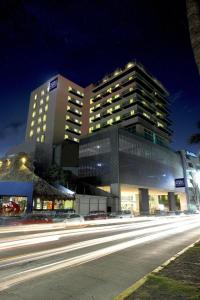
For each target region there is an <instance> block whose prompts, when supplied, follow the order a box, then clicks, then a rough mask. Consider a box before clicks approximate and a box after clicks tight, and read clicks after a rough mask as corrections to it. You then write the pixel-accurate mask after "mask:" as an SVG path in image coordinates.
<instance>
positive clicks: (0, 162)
mask: <svg viewBox="0 0 200 300" xmlns="http://www.w3.org/2000/svg"><path fill="white" fill-rule="evenodd" d="M2 165H3V162H2V160H0V168H1V167H2Z"/></svg>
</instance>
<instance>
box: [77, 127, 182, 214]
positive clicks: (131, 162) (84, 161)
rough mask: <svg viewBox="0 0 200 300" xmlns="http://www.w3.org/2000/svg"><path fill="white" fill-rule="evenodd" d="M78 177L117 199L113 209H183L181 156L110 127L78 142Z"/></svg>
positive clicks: (142, 211)
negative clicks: (179, 186) (180, 181)
mask: <svg viewBox="0 0 200 300" xmlns="http://www.w3.org/2000/svg"><path fill="white" fill-rule="evenodd" d="M79 157H80V162H79V176H80V177H81V178H82V180H83V181H88V182H91V183H92V184H94V185H96V186H98V187H99V188H102V189H104V190H105V191H108V192H111V194H113V195H115V196H117V200H116V201H115V203H114V204H113V206H112V210H113V211H115V210H120V209H131V210H133V211H134V213H136V214H138V213H149V212H151V213H152V212H156V211H157V210H162V209H169V210H179V209H181V210H183V209H186V195H185V190H184V188H176V187H175V180H176V179H177V178H182V177H183V169H182V164H181V159H180V156H179V155H178V154H177V153H175V152H174V151H172V150H170V149H169V148H168V147H164V146H160V145H156V144H154V143H152V142H151V141H148V140H146V139H145V138H143V137H141V136H138V135H136V134H134V133H130V132H128V131H127V130H124V129H122V128H117V127H112V128H109V129H107V130H102V131H101V132H98V133H94V134H92V135H90V136H88V137H85V138H83V139H81V141H80V145H79Z"/></svg>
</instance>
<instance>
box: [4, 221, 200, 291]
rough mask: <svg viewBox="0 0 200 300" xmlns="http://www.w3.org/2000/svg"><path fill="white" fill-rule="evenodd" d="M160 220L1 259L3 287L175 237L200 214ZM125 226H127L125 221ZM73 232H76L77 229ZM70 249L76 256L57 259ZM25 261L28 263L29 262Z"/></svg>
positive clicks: (198, 223)
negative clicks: (47, 259)
mask: <svg viewBox="0 0 200 300" xmlns="http://www.w3.org/2000/svg"><path fill="white" fill-rule="evenodd" d="M160 223H161V225H162V226H158V227H157V226H156V225H158V223H157V224H155V223H154V225H152V223H150V224H149V228H143V229H142V227H143V225H144V224H140V225H141V226H140V227H138V228H137V229H135V228H134V227H133V225H132V229H134V231H131V232H125V233H119V234H116V229H117V228H116V227H113V228H112V229H110V230H113V232H114V233H115V234H114V235H111V236H107V237H100V238H96V239H91V240H85V241H83V242H79V243H73V244H72V245H68V246H66V247H60V248H57V249H53V250H46V251H40V252H37V253H34V254H33V253H31V254H28V255H26V256H20V257H18V258H17V257H16V258H13V259H12V258H10V259H4V260H2V261H1V262H0V272H2V273H3V276H2V280H1V282H0V291H3V290H5V289H8V288H9V287H11V286H13V285H16V284H19V283H21V282H24V281H27V280H30V279H33V278H36V277H38V276H42V275H47V274H49V273H51V272H55V271H59V270H61V269H63V268H70V267H74V266H78V265H81V264H85V263H87V262H89V261H93V260H97V259H99V258H102V257H104V256H107V255H111V254H114V253H116V252H119V251H123V250H125V249H127V248H130V247H134V246H137V245H140V244H145V243H150V242H153V241H155V240H163V239H165V238H167V237H171V236H174V235H176V234H180V233H183V232H187V231H189V230H192V229H194V228H199V227H200V218H188V219H185V220H184V221H183V220H179V221H177V222H174V221H171V223H170V224H165V225H164V224H163V223H162V222H160ZM129 225H130V224H129ZM134 225H135V224H134ZM137 225H138V224H137ZM145 226H146V227H147V224H145ZM153 226H156V227H153ZM123 227H124V228H125V229H127V227H126V226H125V225H124V226H123ZM90 229H91V228H90ZM98 230H99V228H98ZM86 232H87V230H86ZM89 232H90V231H89ZM73 233H74V234H75V235H76V233H75V232H73ZM48 237H49V236H48ZM51 237H52V235H51ZM56 237H57V236H56ZM136 237H137V238H136ZM123 239H129V240H128V241H127V240H126V241H121V242H119V243H116V242H118V241H120V240H123ZM110 242H112V243H115V244H113V245H107V246H104V247H103V248H101V249H97V250H96V249H95V250H92V249H91V250H89V251H88V249H87V248H89V249H90V247H93V246H97V245H101V244H106V243H110ZM80 249H81V250H82V251H83V250H84V249H85V250H84V251H85V253H84V254H81V255H80V254H78V255H77V254H76V251H77V250H80ZM2 250H3V249H2ZM68 252H74V256H73V257H71V258H65V259H63V258H62V259H60V260H59V261H53V257H54V256H56V257H58V255H59V254H63V253H65V254H67V253H68ZM47 257H51V258H52V262H48V263H45V261H44V262H43V265H40V266H39V267H38V266H30V265H28V266H27V265H26V264H27V262H30V261H32V262H33V260H37V261H38V260H39V259H40V260H42V259H45V258H47ZM23 264H25V266H24V265H23ZM13 266H16V267H17V268H18V269H17V270H15V269H12V268H11V269H10V272H11V274H9V275H8V274H7V273H6V272H8V271H9V267H13ZM6 267H7V268H8V270H7V269H6ZM24 267H25V268H26V269H25V270H23V268H24ZM20 268H21V270H20Z"/></svg>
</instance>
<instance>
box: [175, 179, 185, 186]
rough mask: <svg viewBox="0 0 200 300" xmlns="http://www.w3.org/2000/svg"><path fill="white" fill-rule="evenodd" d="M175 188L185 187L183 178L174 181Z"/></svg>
mask: <svg viewBox="0 0 200 300" xmlns="http://www.w3.org/2000/svg"><path fill="white" fill-rule="evenodd" d="M175 187H177V188H178V187H185V179H184V178H177V179H175Z"/></svg>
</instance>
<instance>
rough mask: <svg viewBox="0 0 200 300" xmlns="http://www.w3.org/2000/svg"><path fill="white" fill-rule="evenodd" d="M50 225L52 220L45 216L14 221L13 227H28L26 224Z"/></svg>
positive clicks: (34, 216)
mask: <svg viewBox="0 0 200 300" xmlns="http://www.w3.org/2000/svg"><path fill="white" fill-rule="evenodd" d="M42 223H52V218H50V217H49V216H46V215H35V214H33V215H27V216H25V217H23V218H21V219H20V220H18V221H16V222H15V223H14V225H28V224H42Z"/></svg>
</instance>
